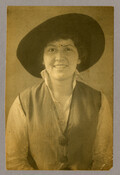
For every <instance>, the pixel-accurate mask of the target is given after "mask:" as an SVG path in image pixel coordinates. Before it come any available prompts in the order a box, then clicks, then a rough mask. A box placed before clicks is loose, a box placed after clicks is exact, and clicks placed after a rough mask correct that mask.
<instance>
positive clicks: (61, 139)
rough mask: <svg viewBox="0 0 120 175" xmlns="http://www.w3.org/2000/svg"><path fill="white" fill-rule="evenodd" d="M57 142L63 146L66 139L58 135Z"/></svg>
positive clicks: (66, 142)
mask: <svg viewBox="0 0 120 175" xmlns="http://www.w3.org/2000/svg"><path fill="white" fill-rule="evenodd" d="M59 144H60V145H62V146H65V145H67V144H68V139H67V138H66V137H64V136H60V137H59Z"/></svg>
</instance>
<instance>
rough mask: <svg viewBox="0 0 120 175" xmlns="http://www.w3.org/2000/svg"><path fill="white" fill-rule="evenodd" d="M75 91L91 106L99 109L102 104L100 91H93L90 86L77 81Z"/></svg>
mask: <svg viewBox="0 0 120 175" xmlns="http://www.w3.org/2000/svg"><path fill="white" fill-rule="evenodd" d="M77 89H78V91H79V95H80V97H81V98H83V99H84V100H86V101H87V102H89V103H91V104H94V105H95V106H98V108H99V109H100V107H101V102H102V101H101V100H102V94H101V91H99V90H97V89H94V88H92V87H91V86H89V85H87V84H85V83H83V82H79V81H77Z"/></svg>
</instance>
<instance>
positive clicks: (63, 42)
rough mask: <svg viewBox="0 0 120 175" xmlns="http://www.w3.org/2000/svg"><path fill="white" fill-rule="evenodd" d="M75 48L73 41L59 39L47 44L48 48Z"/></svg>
mask: <svg viewBox="0 0 120 175" xmlns="http://www.w3.org/2000/svg"><path fill="white" fill-rule="evenodd" d="M51 45H53V46H74V47H75V45H74V42H73V40H72V39H58V40H55V41H51V42H49V43H48V44H47V46H51Z"/></svg>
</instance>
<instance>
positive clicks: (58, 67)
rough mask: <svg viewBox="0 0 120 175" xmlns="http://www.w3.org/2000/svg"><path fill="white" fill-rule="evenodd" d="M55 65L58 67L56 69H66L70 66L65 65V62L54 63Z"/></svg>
mask: <svg viewBox="0 0 120 175" xmlns="http://www.w3.org/2000/svg"><path fill="white" fill-rule="evenodd" d="M53 67H54V68H56V69H64V68H66V67H68V66H67V65H65V64H56V65H54V66H53Z"/></svg>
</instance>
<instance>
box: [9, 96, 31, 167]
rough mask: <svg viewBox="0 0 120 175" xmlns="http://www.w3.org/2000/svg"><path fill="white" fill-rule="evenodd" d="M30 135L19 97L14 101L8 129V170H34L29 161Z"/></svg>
mask: <svg viewBox="0 0 120 175" xmlns="http://www.w3.org/2000/svg"><path fill="white" fill-rule="evenodd" d="M27 155H28V134H27V123H26V116H25V114H24V112H23V110H22V107H21V104H20V101H19V97H17V98H16V100H15V101H14V103H13V105H12V107H11V109H10V112H9V116H8V120H7V128H6V168H7V169H8V170H32V169H33V167H31V166H30V165H29V163H28V160H27Z"/></svg>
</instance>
